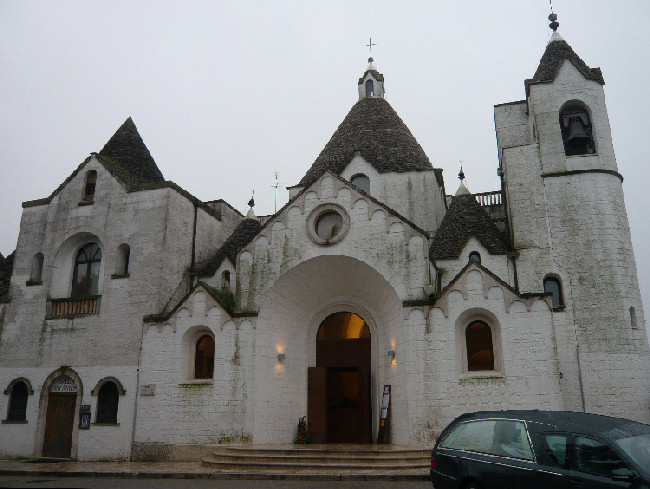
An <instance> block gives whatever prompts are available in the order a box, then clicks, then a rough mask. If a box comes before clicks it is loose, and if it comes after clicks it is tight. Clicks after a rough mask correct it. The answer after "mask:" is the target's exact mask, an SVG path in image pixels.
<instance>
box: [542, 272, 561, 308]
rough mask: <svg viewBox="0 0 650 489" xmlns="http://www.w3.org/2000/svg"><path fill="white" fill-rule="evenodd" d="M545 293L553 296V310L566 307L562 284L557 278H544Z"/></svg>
mask: <svg viewBox="0 0 650 489" xmlns="http://www.w3.org/2000/svg"><path fill="white" fill-rule="evenodd" d="M544 293H545V294H551V305H552V307H553V309H558V308H561V307H564V297H563V296H562V284H561V283H560V279H558V278H557V277H546V278H544Z"/></svg>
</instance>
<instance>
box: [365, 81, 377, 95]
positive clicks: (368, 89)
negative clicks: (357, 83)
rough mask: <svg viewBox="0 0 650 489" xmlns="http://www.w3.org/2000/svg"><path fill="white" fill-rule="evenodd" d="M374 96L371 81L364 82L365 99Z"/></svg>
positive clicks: (373, 86) (373, 87)
mask: <svg viewBox="0 0 650 489" xmlns="http://www.w3.org/2000/svg"><path fill="white" fill-rule="evenodd" d="M374 95H375V85H374V83H373V82H372V80H367V81H366V97H373V96H374Z"/></svg>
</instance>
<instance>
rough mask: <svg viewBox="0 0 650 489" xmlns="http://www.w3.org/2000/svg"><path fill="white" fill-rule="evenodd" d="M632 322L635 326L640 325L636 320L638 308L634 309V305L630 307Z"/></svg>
mask: <svg viewBox="0 0 650 489" xmlns="http://www.w3.org/2000/svg"><path fill="white" fill-rule="evenodd" d="M630 324H631V325H632V327H633V328H638V327H639V325H638V323H637V320H636V309H634V307H630Z"/></svg>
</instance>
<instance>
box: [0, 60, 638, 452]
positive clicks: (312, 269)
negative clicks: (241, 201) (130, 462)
mask: <svg viewBox="0 0 650 489" xmlns="http://www.w3.org/2000/svg"><path fill="white" fill-rule="evenodd" d="M373 68H374V67H373ZM365 78H366V79H372V80H373V81H374V82H377V83H378V80H377V79H376V78H375V77H374V75H373V74H372V72H366V74H365ZM364 80H365V79H364ZM362 87H363V85H362V84H361V83H360V84H359V90H360V91H359V93H360V97H361V98H363V97H364V94H365V91H364V92H362V91H361V89H362ZM378 87H379V88H381V90H380V91H377V90H378V89H376V91H375V92H374V93H373V97H377V96H383V77H382V80H381V86H379V85H378ZM527 88H528V97H527V99H526V100H523V101H520V102H514V103H511V104H504V105H499V106H496V107H495V123H496V132H497V141H498V147H499V154H500V169H501V173H502V179H503V186H504V197H505V199H504V202H505V203H506V208H505V210H506V215H507V222H506V226H507V227H506V234H507V235H509V236H510V239H511V243H510V244H509V249H508V252H507V253H506V252H503V253H490V250H489V249H488V247H486V245H484V242H483V241H482V237H481V236H469V237H468V238H467V239H466V240H464V241H463V242H459V243H458V250H460V251H458V253H456V255H454V256H452V257H446V258H444V259H433V258H432V255H431V252H430V249H431V246H432V243H434V241H435V240H436V239H437V238H436V232H437V231H438V230H439V229H440V227H441V223H442V222H443V219H444V218H445V215H446V213H447V204H446V202H445V192H444V186H443V185H442V182H441V181H439V179H438V178H437V176H436V172H435V170H434V169H433V168H431V170H430V171H427V170H425V171H394V172H379V171H378V170H376V169H375V167H374V166H373V164H372V162H369V161H366V160H365V159H364V158H363V157H362V156H361V155H359V154H357V155H355V156H354V157H353V158H352V159H351V161H350V162H349V164H348V165H347V167H346V168H345V169H344V170H343V171H342V172H341V173H340V174H339V175H337V174H334V173H332V172H329V171H325V172H323V173H322V175H321V176H320V177H319V178H318V179H316V180H315V181H314V182H313V183H311V184H310V185H308V186H306V187H294V188H293V189H292V192H291V198H290V201H289V203H288V204H287V205H286V206H285V207H283V208H282V209H281V210H280V211H279V212H278V213H277V214H275V215H274V216H271V217H270V218H269V219H267V220H265V221H264V225H263V226H261V228H260V229H259V230H258V231H257V232H256V233H255V235H254V236H252V237H251V238H250V239H248V240H247V241H246V242H245V243H242V244H241V246H240V247H239V248H238V249H237V250H236V258H234V259H233V258H232V256H230V255H228V254H225V255H223V256H221V258H220V261H218V262H217V263H216V265H215V267H214V269H213V270H212V272H211V275H208V276H205V275H200V274H199V275H198V276H195V275H196V274H195V273H194V272H195V270H196V269H195V265H196V266H198V264H199V263H200V262H206V261H208V260H210V259H211V257H214V256H220V255H219V253H221V251H222V249H225V248H227V246H228V243H229V241H228V240H229V239H230V238H229V237H231V235H233V236H234V234H236V233H237V231H235V233H234V234H233V230H235V228H236V227H237V226H238V225H240V224H242V223H244V221H243V219H242V216H241V215H239V214H238V213H237V212H236V211H234V210H232V208H230V207H229V206H228V205H227V204H225V203H208V204H207V205H206V204H203V203H200V202H198V201H197V200H196V199H194V198H193V197H192V196H190V195H189V194H187V193H186V192H184V191H182V189H179V188H178V187H176V186H174V185H169V184H157V185H151V186H148V187H143V188H138V189H135V190H134V189H133V188H128V186H125V185H124V184H123V183H121V181H120V180H119V178H117V177H116V176H115V175H114V174H113V173H111V172H110V171H109V170H108V168H109V167H108V166H106V165H105V164H104V163H103V162H102V161H103V160H102V159H101V157H99V156H97V155H92V156H91V157H89V158H88V159H87V160H86V161H85V162H84V163H83V164H82V165H81V166H80V167H79V169H78V170H77V171H76V172H75V173H73V175H72V176H71V178H70V179H68V180H67V181H66V182H64V184H63V185H62V186H61V187H60V188H59V189H58V190H57V191H56V192H55V193H54V194H53V195H52V196H51V197H50V198H48V199H43V200H42V201H35V202H31V203H26V204H25V206H24V207H25V210H24V212H23V218H22V222H21V229H20V236H19V239H18V244H17V249H16V253H15V256H14V264H13V272H12V275H11V282H10V291H9V296H8V298H7V299H6V300H4V301H3V302H0V386H2V389H3V390H5V389H6V390H5V392H4V399H5V401H4V402H0V419H2V420H3V421H2V424H0V455H2V456H10V457H40V456H42V455H43V447H44V445H45V441H44V440H45V439H46V437H47V436H48V435H47V434H46V431H47V430H46V426H47V423H48V421H47V420H48V419H49V418H48V402H49V399H54V397H52V396H53V393H52V392H50V391H51V386H52V385H53V383H55V382H57V379H60V378H61V377H60V376H61V375H66V376H67V377H69V378H70V379H72V381H71V382H72V384H74V386H75V387H74V389H76V397H75V401H74V402H75V404H74V407H73V408H71V409H73V413H72V414H73V417H74V422H73V423H72V428H70V429H71V432H70V436H71V446H70V452H69V456H70V457H71V458H73V459H79V460H100V459H128V458H133V459H137V460H163V459H166V460H172V459H174V460H179V459H183V458H190V457H195V456H196V453H197V452H195V451H192V449H193V447H204V446H206V445H214V444H219V443H246V442H252V443H290V442H291V441H292V440H293V438H294V436H295V433H296V426H297V421H298V419H299V418H300V417H302V416H305V415H307V413H308V410H309V403H310V398H309V396H310V394H309V385H308V384H309V381H308V369H310V368H315V367H317V366H318V362H317V341H318V340H317V336H318V332H319V327H320V326H321V324H322V323H323V321H324V320H325V319H326V318H327V317H328V316H330V315H331V314H334V313H338V312H348V313H354V314H356V315H358V316H360V317H361V318H362V319H363V320H364V321H365V323H366V324H367V326H368V329H369V331H370V360H369V365H368V368H369V372H370V386H369V404H370V410H371V425H372V439H373V440H375V439H376V437H377V433H378V426H379V417H380V413H381V397H382V388H383V386H384V385H391V386H392V399H391V413H392V414H391V424H390V435H391V441H392V442H393V443H398V444H410V445H422V446H429V445H430V444H431V443H432V442H433V440H434V439H435V437H436V436H437V435H438V434H439V433H440V431H441V429H442V428H443V427H444V426H445V425H446V424H447V423H448V422H449V421H450V420H451V419H453V418H454V417H455V416H457V415H459V414H461V413H463V412H467V411H475V410H483V409H490V410H492V409H497V410H498V409H516V408H526V409H551V410H560V409H566V410H577V411H582V410H586V411H588V412H596V413H603V414H610V415H617V416H624V417H627V418H631V419H637V420H640V421H644V422H646V423H647V422H650V350H649V348H648V343H647V338H646V335H645V329H644V325H645V321H644V314H643V305H642V304H641V298H640V292H639V286H638V281H637V278H636V265H635V261H634V254H633V250H632V246H631V240H630V232H629V227H628V221H627V216H626V212H625V204H624V199H623V192H622V187H621V177H620V175H618V173H617V171H618V170H617V166H616V160H615V156H614V152H613V146H612V141H611V137H610V129H609V122H608V118H607V111H606V105H605V99H604V92H603V88H602V85H601V84H600V83H598V82H596V81H593V80H588V79H586V78H585V77H584V76H583V74H582V73H581V72H580V71H579V70H578V69H576V68H575V67H574V65H573V64H572V63H571V62H570V61H569V60H565V61H564V63H563V64H562V66H561V68H560V70H559V72H558V73H557V75H556V77H555V78H554V80H553V81H552V82H544V83H533V84H530V85H529V86H528V87H527ZM364 90H365V89H364ZM380 92H381V93H380ZM573 100H580V101H581V102H582V103H584V104H585V105H586V106H587V107H588V108H589V115H590V117H591V120H592V122H593V135H594V140H595V146H596V148H597V151H596V153H594V154H589V155H580V156H570V157H567V156H565V151H564V146H563V141H562V135H561V132H560V128H559V123H558V118H559V113H560V110H561V109H562V107H563V105H564V104H565V102H567V101H573ZM91 170H94V171H96V172H97V185H96V191H95V194H94V199H93V202H92V203H88V202H82V200H81V197H82V196H83V192H84V179H85V176H86V175H87V172H89V171H91ZM358 174H364V175H366V176H367V177H368V178H369V181H370V191H369V193H366V192H362V191H359V190H358V189H357V188H356V187H355V186H354V185H351V184H350V182H349V180H350V179H352V177H354V176H355V175H358ZM452 205H453V201H452ZM213 211H214V212H213ZM327 212H330V213H332V212H333V213H336V214H338V215H339V217H340V218H341V224H340V227H339V228H337V233H338V234H336V236H335V237H333V238H331V239H325V238H322V237H321V236H320V235H319V234H318V232H317V231H316V225H317V223H318V222H319V219H320V218H321V217H322V216H323V215H324V214H325V213H327ZM486 219H488V218H487V217H486ZM237 229H239V228H238V227H237ZM503 240H504V243H505V242H506V240H507V237H506V236H505V235H504V236H503ZM89 242H95V243H97V244H98V245H99V247H100V248H101V250H102V259H101V268H100V273H99V281H98V291H97V294H96V295H97V297H96V298H94V299H93V300H94V301H95V303H96V304H98V305H97V307H98V310H97V311H94V312H92V313H88V312H87V311H86V312H82V313H80V312H73V313H70V314H63V315H61V314H59V315H56V314H54V313H53V311H54V309H53V307H55V305H54V303H55V302H56V300H57V299H65V300H70V301H72V302H74V301H73V300H72V299H73V298H71V295H72V291H71V288H72V277H73V273H74V267H75V257H76V256H77V253H78V251H79V249H80V248H81V247H82V246H84V244H87V243H89ZM123 244H128V245H129V247H130V261H129V266H128V273H127V274H125V273H121V268H120V266H121V265H120V263H121V261H120V260H123V258H120V257H121V256H122V255H120V253H119V252H118V250H120V246H121V245H123ZM222 247H223V248H222ZM472 252H478V254H479V255H480V264H478V263H475V262H473V261H471V260H469V256H470V253H472ZM37 253H42V255H43V264H42V274H41V277H40V280H34V271H33V265H32V263H33V261H34V257H35V255H37ZM225 272H228V274H229V277H230V279H229V281H227V280H226V279H225V278H224V273H225ZM548 276H551V277H554V278H556V279H558V280H559V281H560V283H561V286H562V293H563V299H564V304H563V307H560V308H553V307H552V303H551V297H550V295H549V294H544V288H543V280H544V278H545V277H548ZM229 298H230V299H231V300H232V303H230V304H229V303H228V300H230V299H229ZM477 320H478V321H481V322H483V323H484V324H487V325H488V326H489V333H490V335H491V345H492V346H491V348H492V354H493V368H490V369H483V370H469V369H468V365H469V363H468V362H469V360H468V348H469V347H468V344H467V341H466V334H467V333H466V331H467V328H468V325H470V324H472V322H473V321H477ZM204 336H208V337H210V338H212V339H213V340H214V368H213V372H212V377H211V378H196V375H195V373H196V370H195V368H196V367H195V356H196V355H197V342H198V341H199V339H200V338H202V337H204ZM389 352H390V353H391V356H389ZM393 354H394V356H392V355H393ZM107 379H108V381H111V382H114V383H116V385H118V384H119V387H120V389H119V404H118V410H117V422H112V423H95V422H94V420H95V418H96V415H97V412H98V410H99V407H98V404H99V401H98V396H97V390H98V389H99V388H100V387H101V386H102V385H103V382H106V381H107ZM15 382H25V383H26V384H28V385H29V390H30V393H29V394H28V395H27V404H26V409H25V412H24V420H15V419H13V420H12V419H10V417H11V416H10V413H9V405H10V403H11V402H10V399H11V398H12V391H11V389H12V388H13V387H12V386H13V385H15ZM72 384H71V385H72ZM82 406H89V408H90V413H91V424H90V427H89V429H82V428H80V420H81V419H80V413H81V411H82V410H83V409H82ZM12 416H14V415H12Z"/></svg>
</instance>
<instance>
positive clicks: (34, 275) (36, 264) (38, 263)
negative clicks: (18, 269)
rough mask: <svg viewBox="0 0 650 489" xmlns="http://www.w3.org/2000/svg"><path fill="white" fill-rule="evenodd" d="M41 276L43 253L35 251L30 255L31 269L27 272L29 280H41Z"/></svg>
mask: <svg viewBox="0 0 650 489" xmlns="http://www.w3.org/2000/svg"><path fill="white" fill-rule="evenodd" d="M42 276H43V253H40V252H39V253H36V254H35V255H34V256H33V257H32V270H31V272H30V274H29V281H30V282H33V283H34V282H41V280H42Z"/></svg>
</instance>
